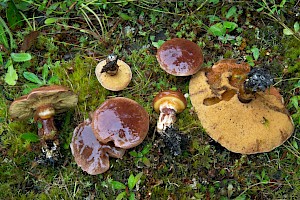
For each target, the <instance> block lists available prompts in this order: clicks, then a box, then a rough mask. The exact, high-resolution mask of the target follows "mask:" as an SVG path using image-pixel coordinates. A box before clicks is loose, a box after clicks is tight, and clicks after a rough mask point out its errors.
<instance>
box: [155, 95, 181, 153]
mask: <svg viewBox="0 0 300 200" xmlns="http://www.w3.org/2000/svg"><path fill="white" fill-rule="evenodd" d="M186 105H187V101H186V99H185V97H184V95H183V94H182V93H181V92H179V91H171V90H167V91H162V92H160V93H158V94H157V95H156V96H155V97H154V100H153V108H154V110H155V111H156V112H157V113H160V114H159V119H158V121H157V127H156V129H157V132H158V133H159V134H160V135H161V136H162V137H163V138H164V140H165V142H166V144H167V146H169V148H170V149H171V151H172V152H173V153H174V154H175V155H178V154H180V153H181V148H180V146H181V144H180V143H181V140H182V137H181V136H180V134H177V131H176V128H175V127H174V124H175V122H176V114H177V113H180V112H182V111H183V110H184V109H185V108H186Z"/></svg>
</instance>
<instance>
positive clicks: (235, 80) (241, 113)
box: [189, 60, 294, 154]
mask: <svg viewBox="0 0 300 200" xmlns="http://www.w3.org/2000/svg"><path fill="white" fill-rule="evenodd" d="M262 71H263V70H258V71H256V72H258V73H259V74H260V75H257V76H255V73H251V70H250V67H249V66H248V64H246V63H238V62H237V61H236V60H222V61H220V62H218V63H216V64H215V65H214V66H213V67H212V69H211V70H209V71H207V72H204V71H199V72H198V73H197V74H195V75H194V76H193V77H192V79H191V81H190V85H189V93H190V98H191V102H192V105H193V106H194V107H195V110H196V113H197V115H198V118H199V120H200V121H201V124H202V126H203V128H204V129H205V130H206V132H207V133H208V135H209V136H210V137H212V138H213V139H214V140H215V141H217V142H219V143H220V144H221V145H222V146H224V147H225V148H227V149H228V150H230V151H232V152H236V153H241V154H255V153H262V152H269V151H271V150H273V149H274V148H276V147H278V146H280V145H281V144H282V143H284V142H285V141H286V140H287V139H288V138H289V137H290V136H291V134H292V133H293V131H294V125H293V122H292V120H291V118H290V116H289V113H288V111H287V109H286V108H285V107H284V103H283V101H282V97H281V96H280V94H279V92H278V90H277V89H276V88H274V87H272V86H271V87H270V88H269V89H267V87H268V86H267V85H268V84H269V82H270V79H269V80H265V78H268V77H269V78H270V76H269V75H266V74H264V73H265V72H264V73H262ZM254 72H255V71H254ZM253 75H254V76H253ZM251 77H252V78H251ZM253 77H254V78H253ZM262 77H263V78H262ZM253 80H255V81H253ZM256 80H260V81H256ZM250 83H251V84H250ZM252 83H257V84H256V86H255V87H253V85H255V84H252ZM248 86H251V87H252V88H254V89H252V90H250V92H248V93H247V90H248V89H245V87H246V88H247V87H248ZM264 89H265V91H264ZM242 93H244V94H242ZM247 95H250V96H251V97H250V98H247Z"/></svg>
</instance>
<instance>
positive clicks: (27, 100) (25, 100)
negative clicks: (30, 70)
mask: <svg viewBox="0 0 300 200" xmlns="http://www.w3.org/2000/svg"><path fill="white" fill-rule="evenodd" d="M77 101H78V97H77V95H76V94H74V93H73V92H72V91H70V89H68V88H67V87H64V86H59V85H52V86H43V87H40V88H36V89H33V90H32V91H31V92H30V93H29V94H28V95H25V96H22V97H20V98H18V99H16V100H15V101H14V102H13V103H12V104H11V105H10V107H9V113H10V117H11V118H12V120H25V119H28V118H30V117H33V118H34V120H35V121H36V122H37V123H38V124H40V125H38V135H39V136H40V141H41V146H42V152H43V154H44V158H43V159H44V160H43V159H42V160H40V161H46V162H48V161H49V162H50V163H51V162H54V161H55V160H57V159H58V151H59V150H58V149H59V141H58V135H57V129H56V127H55V125H54V118H53V117H54V115H55V114H57V113H62V112H65V111H67V110H68V109H70V108H72V107H74V106H76V104H77Z"/></svg>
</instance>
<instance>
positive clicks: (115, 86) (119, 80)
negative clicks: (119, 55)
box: [95, 60, 132, 91]
mask: <svg viewBox="0 0 300 200" xmlns="http://www.w3.org/2000/svg"><path fill="white" fill-rule="evenodd" d="M105 65H106V60H102V61H101V62H100V63H99V64H98V65H97V66H96V70H95V73H96V76H97V79H98V81H99V82H100V84H101V85H102V86H103V87H104V88H106V89H108V90H111V91H120V90H123V89H124V88H126V87H127V86H128V84H129V83H130V81H131V78H132V73H131V69H130V66H129V65H127V64H126V63H125V62H124V61H122V60H118V61H117V65H118V66H119V69H118V72H117V74H116V75H114V76H111V75H109V74H107V73H105V72H104V73H101V70H102V68H103V67H104V66H105Z"/></svg>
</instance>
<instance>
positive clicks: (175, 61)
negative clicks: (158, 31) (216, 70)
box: [156, 38, 203, 76]
mask: <svg viewBox="0 0 300 200" xmlns="http://www.w3.org/2000/svg"><path fill="white" fill-rule="evenodd" d="M156 58H157V61H158V62H159V64H160V67H161V68H162V69H163V70H165V71H166V72H167V73H169V74H172V75H174V76H189V75H193V74H195V73H197V72H198V71H199V70H200V68H201V65H202V64H203V54H202V50H201V48H200V47H199V46H198V45H197V44H196V43H194V42H192V41H189V40H186V39H182V38H174V39H171V40H168V41H166V42H164V43H163V45H162V46H161V47H160V48H159V49H158V50H157V54H156Z"/></svg>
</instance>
